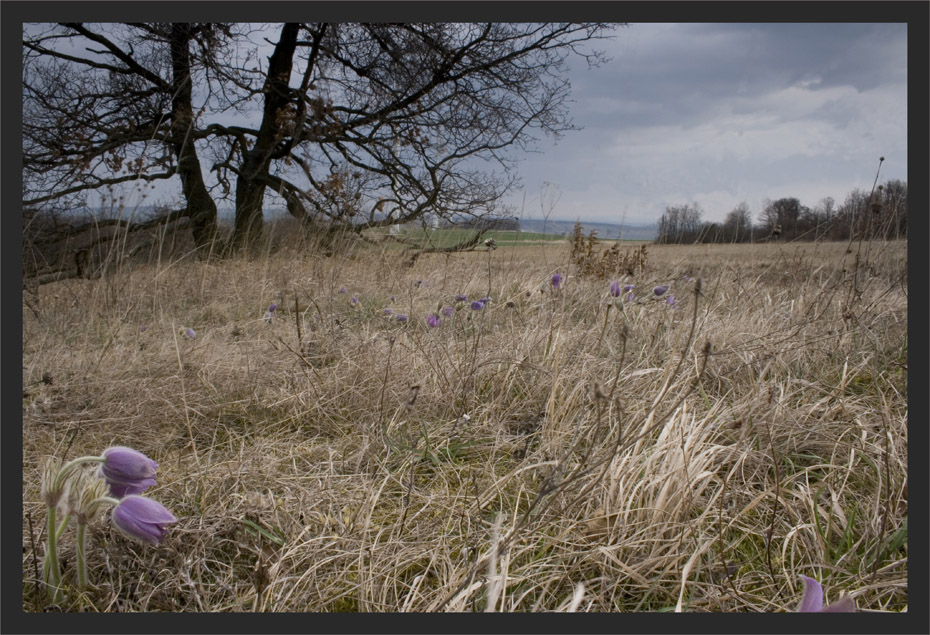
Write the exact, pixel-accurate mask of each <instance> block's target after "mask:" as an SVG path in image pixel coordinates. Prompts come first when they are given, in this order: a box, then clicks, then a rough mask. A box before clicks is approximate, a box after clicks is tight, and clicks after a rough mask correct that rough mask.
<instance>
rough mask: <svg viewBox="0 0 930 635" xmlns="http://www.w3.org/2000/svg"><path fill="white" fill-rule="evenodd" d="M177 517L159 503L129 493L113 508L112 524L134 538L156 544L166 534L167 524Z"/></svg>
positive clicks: (173, 521)
mask: <svg viewBox="0 0 930 635" xmlns="http://www.w3.org/2000/svg"><path fill="white" fill-rule="evenodd" d="M176 522H178V519H177V518H175V517H174V515H173V514H172V513H171V512H169V511H168V510H167V509H166V508H165V507H164V506H163V505H162V504H161V503H159V502H158V501H154V500H152V499H151V498H146V497H144V496H138V495H135V494H133V495H130V496H127V497H126V498H124V499H123V500H121V501H120V502H119V504H118V505H116V506H115V507H114V508H113V524H114V525H116V528H117V529H119V530H120V531H121V532H122V533H124V534H126V535H127V536H129V537H130V538H133V539H135V540H141V541H142V542H148V543H151V544H153V545H157V544H158V543H159V542H161V541H162V540H164V538H165V536H166V535H168V530H167V525H172V524H174V523H176Z"/></svg>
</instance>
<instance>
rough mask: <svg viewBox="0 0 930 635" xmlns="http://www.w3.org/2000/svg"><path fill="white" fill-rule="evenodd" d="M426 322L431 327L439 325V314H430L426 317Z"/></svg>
mask: <svg viewBox="0 0 930 635" xmlns="http://www.w3.org/2000/svg"><path fill="white" fill-rule="evenodd" d="M426 323H427V324H429V325H430V326H432V327H436V326H439V316H438V315H436V314H435V313H433V314H431V315H430V316H429V317H428V318H426Z"/></svg>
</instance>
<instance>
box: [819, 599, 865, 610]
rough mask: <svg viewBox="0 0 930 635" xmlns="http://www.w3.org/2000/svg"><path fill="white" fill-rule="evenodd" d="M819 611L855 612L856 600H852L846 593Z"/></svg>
mask: <svg viewBox="0 0 930 635" xmlns="http://www.w3.org/2000/svg"><path fill="white" fill-rule="evenodd" d="M820 612H821V613H855V612H856V601H855V600H853V599H852V598H851V597H849V596H848V595H846V596H844V597H842V598H841V599H839V600H837V601H836V602H833V603H832V604H828V605H826V606H825V607H823V608H822V609H820Z"/></svg>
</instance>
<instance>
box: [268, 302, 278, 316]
mask: <svg viewBox="0 0 930 635" xmlns="http://www.w3.org/2000/svg"><path fill="white" fill-rule="evenodd" d="M277 310H278V305H277V304H272V305H271V306H270V307H268V312H269V313H271V314H274V312H275V311H277Z"/></svg>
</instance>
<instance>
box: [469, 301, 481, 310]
mask: <svg viewBox="0 0 930 635" xmlns="http://www.w3.org/2000/svg"><path fill="white" fill-rule="evenodd" d="M483 308H484V302H482V301H481V300H475V301H474V302H472V303H471V310H472V311H480V310H481V309H483Z"/></svg>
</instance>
